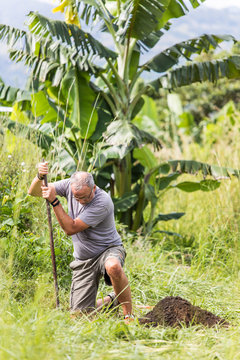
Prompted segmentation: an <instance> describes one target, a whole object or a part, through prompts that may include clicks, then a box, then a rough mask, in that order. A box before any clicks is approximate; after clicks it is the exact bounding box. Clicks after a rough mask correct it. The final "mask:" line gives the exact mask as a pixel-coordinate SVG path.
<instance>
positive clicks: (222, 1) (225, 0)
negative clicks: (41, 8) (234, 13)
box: [45, 0, 240, 9]
mask: <svg viewBox="0 0 240 360" xmlns="http://www.w3.org/2000/svg"><path fill="white" fill-rule="evenodd" d="M45 1H47V0H45ZM201 6H208V7H212V8H215V9H223V8H226V7H231V6H237V7H240V0H206V1H205V2H204V3H203V5H201Z"/></svg>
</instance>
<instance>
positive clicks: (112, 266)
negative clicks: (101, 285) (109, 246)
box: [105, 257, 123, 278]
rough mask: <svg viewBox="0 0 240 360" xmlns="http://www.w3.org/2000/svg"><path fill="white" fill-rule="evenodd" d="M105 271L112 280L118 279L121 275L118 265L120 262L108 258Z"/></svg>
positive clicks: (121, 269) (120, 268) (119, 265)
mask: <svg viewBox="0 0 240 360" xmlns="http://www.w3.org/2000/svg"><path fill="white" fill-rule="evenodd" d="M105 269H106V271H107V273H108V275H109V276H110V277H112V278H119V277H121V275H122V273H123V268H122V266H121V264H120V261H119V260H118V259H117V258H114V257H112V258H109V259H107V261H106V262H105Z"/></svg>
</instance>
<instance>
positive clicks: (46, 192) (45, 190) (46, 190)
mask: <svg viewBox="0 0 240 360" xmlns="http://www.w3.org/2000/svg"><path fill="white" fill-rule="evenodd" d="M49 185H50V186H41V188H42V197H43V198H44V199H47V200H48V201H49V202H52V201H53V200H55V198H56V191H55V188H54V186H52V185H51V184H49Z"/></svg>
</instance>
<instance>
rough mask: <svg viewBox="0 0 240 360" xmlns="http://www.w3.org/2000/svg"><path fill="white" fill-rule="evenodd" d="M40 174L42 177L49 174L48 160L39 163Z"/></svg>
mask: <svg viewBox="0 0 240 360" xmlns="http://www.w3.org/2000/svg"><path fill="white" fill-rule="evenodd" d="M38 174H39V176H40V177H43V175H47V174H48V162H47V161H45V162H40V163H39V164H38Z"/></svg>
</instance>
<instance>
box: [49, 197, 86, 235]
mask: <svg viewBox="0 0 240 360" xmlns="http://www.w3.org/2000/svg"><path fill="white" fill-rule="evenodd" d="M53 210H54V213H55V215H56V218H57V220H58V222H59V224H60V226H61V228H62V229H63V230H64V232H65V233H66V234H67V235H74V234H77V233H78V232H81V231H84V230H86V229H87V228H88V227H89V226H88V225H87V224H86V223H85V222H83V221H82V220H80V219H78V218H76V219H72V218H71V217H70V216H69V215H68V214H67V213H66V212H65V211H64V209H63V207H62V205H61V204H59V205H57V206H55V207H54V208H53Z"/></svg>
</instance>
